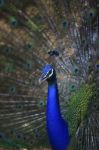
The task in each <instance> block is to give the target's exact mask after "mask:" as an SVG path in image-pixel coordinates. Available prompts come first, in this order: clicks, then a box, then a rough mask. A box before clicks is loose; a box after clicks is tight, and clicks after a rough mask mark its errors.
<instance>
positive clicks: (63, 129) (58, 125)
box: [39, 65, 69, 150]
mask: <svg viewBox="0 0 99 150" xmlns="http://www.w3.org/2000/svg"><path fill="white" fill-rule="evenodd" d="M45 80H47V81H48V100H47V113H46V116H47V119H46V120H47V130H48V135H49V139H50V143H51V145H52V148H53V150H66V149H67V148H68V145H69V131H68V124H67V123H65V121H64V120H63V119H62V117H61V114H60V106H59V95H58V87H57V79H56V73H55V70H54V68H53V67H52V66H51V65H46V66H45V67H44V68H43V74H42V76H41V78H40V80H39V81H40V82H43V81H45Z"/></svg>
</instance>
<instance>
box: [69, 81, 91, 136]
mask: <svg viewBox="0 0 99 150" xmlns="http://www.w3.org/2000/svg"><path fill="white" fill-rule="evenodd" d="M92 94H93V92H92V87H91V86H90V85H87V84H86V85H82V86H81V88H80V89H79V90H78V91H77V92H76V93H75V94H73V95H72V96H71V100H70V101H69V103H68V107H67V109H68V110H67V119H68V123H69V127H70V133H71V135H74V134H75V132H76V130H77V127H78V125H79V123H80V122H81V121H83V120H84V118H85V116H86V115H87V111H88V106H89V104H90V102H91V97H92Z"/></svg>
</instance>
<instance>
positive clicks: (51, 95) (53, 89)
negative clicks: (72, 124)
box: [47, 80, 61, 119]
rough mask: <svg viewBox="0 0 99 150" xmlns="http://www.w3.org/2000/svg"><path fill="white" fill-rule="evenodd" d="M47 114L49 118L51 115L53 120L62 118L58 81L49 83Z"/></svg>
mask: <svg viewBox="0 0 99 150" xmlns="http://www.w3.org/2000/svg"><path fill="white" fill-rule="evenodd" d="M47 114H48V116H49V115H50V117H51V118H53V117H54V118H55V117H56V118H57V117H61V114H60V106H59V95H58V87H57V82H56V80H55V81H53V82H52V83H48V99H47ZM49 119H50V118H49Z"/></svg>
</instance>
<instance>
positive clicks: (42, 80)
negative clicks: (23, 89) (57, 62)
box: [39, 74, 47, 84]
mask: <svg viewBox="0 0 99 150" xmlns="http://www.w3.org/2000/svg"><path fill="white" fill-rule="evenodd" d="M46 79H47V76H46V75H45V74H42V75H41V77H40V78H39V84H41V83H42V82H44V81H45V80H46Z"/></svg>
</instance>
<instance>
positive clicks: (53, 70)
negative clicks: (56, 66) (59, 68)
mask: <svg viewBox="0 0 99 150" xmlns="http://www.w3.org/2000/svg"><path fill="white" fill-rule="evenodd" d="M51 71H52V72H51V74H50V75H49V78H50V77H51V76H52V75H53V72H54V70H53V69H52V70H51ZM48 73H49V72H48Z"/></svg>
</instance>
